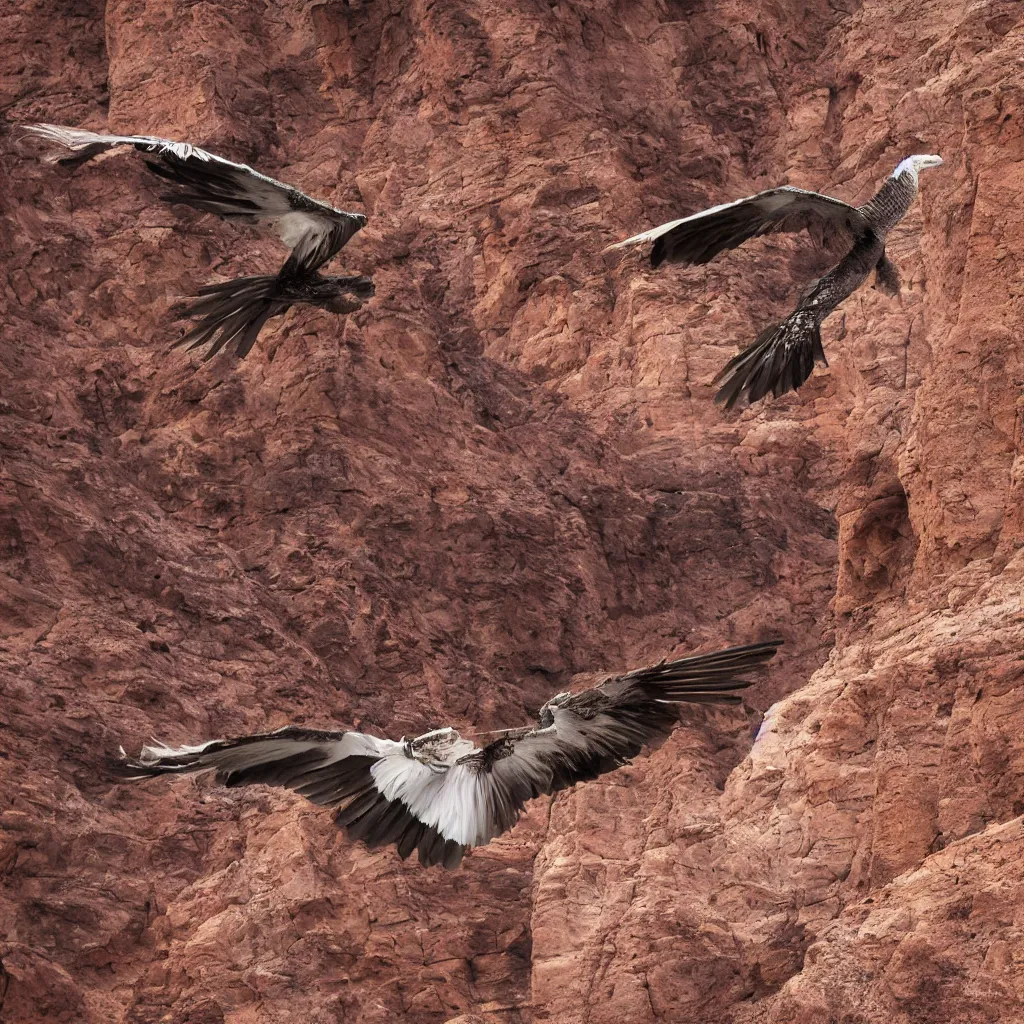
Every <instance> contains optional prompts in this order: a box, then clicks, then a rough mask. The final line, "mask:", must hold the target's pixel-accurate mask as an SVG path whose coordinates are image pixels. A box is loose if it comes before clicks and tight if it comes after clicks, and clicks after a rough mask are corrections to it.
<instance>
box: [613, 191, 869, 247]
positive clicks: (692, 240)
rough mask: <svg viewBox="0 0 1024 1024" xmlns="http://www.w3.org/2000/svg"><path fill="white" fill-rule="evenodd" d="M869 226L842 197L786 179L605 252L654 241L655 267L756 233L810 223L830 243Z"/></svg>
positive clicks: (794, 228) (849, 239)
mask: <svg viewBox="0 0 1024 1024" xmlns="http://www.w3.org/2000/svg"><path fill="white" fill-rule="evenodd" d="M868 227H869V225H868V221H867V218H866V217H865V216H864V214H863V213H861V211H860V210H858V209H857V208H856V207H854V206H850V205H849V204H847V203H844V202H843V201H842V200H840V199H833V198H832V197H831V196H823V195H821V194H820V193H819V192H808V191H806V190H804V189H802V188H793V187H792V186H790V185H783V186H781V187H779V188H770V189H768V191H766V192H759V193H758V194H757V195H756V196H750V197H749V198H747V199H738V200H736V201H735V202H732V203H724V204H723V205H721V206H713V207H712V208H711V209H710V210H704V211H703V212H702V213H694V214H692V215H691V216H689V217H683V218H681V219H680V220H673V221H669V223H667V224H662V225H660V226H659V227H656V228H651V230H650V231H644V232H641V233H640V234H639V235H634V236H633V237H632V238H627V239H626V240H625V241H624V242H616V243H615V245H610V246H608V248H607V249H606V250H605V252H609V251H610V250H612V249H623V248H625V247H626V246H630V245H641V244H643V243H645V242H654V247H653V249H652V250H651V266H653V267H657V266H660V265H661V264H662V263H664V262H665V261H668V262H669V263H707V262H708V261H709V260H712V259H714V258H715V257H716V256H717V255H718V254H719V253H720V252H723V251H724V250H726V249H735V248H736V247H737V246H738V245H742V243H743V242H745V241H747V239H750V238H754V237H755V236H757V235H766V234H770V233H772V232H776V231H800V230H802V229H804V228H806V229H808V230H809V231H812V232H814V233H815V234H817V235H818V240H819V241H820V242H821V243H822V244H825V245H828V246H832V245H835V244H837V243H838V242H839V241H840V240H842V241H844V242H847V243H852V242H853V240H854V239H855V238H856V237H857V236H858V235H859V234H861V233H862V232H864V231H866V230H867V229H868Z"/></svg>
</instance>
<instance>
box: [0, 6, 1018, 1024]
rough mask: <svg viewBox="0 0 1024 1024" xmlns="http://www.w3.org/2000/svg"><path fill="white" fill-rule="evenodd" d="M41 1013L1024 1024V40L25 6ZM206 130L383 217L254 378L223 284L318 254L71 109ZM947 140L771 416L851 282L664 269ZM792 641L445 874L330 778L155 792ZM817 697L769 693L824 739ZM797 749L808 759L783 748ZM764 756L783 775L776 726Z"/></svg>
mask: <svg viewBox="0 0 1024 1024" xmlns="http://www.w3.org/2000/svg"><path fill="white" fill-rule="evenodd" d="M0 25H2V27H3V32H2V33H0V96H2V97H3V121H2V122H0V153H2V156H0V161H2V163H0V166H2V168H3V170H2V175H3V182H2V184H3V187H2V190H0V212H2V220H0V306H2V309H0V353H2V358H0V783H2V784H0V883H2V889H0V964H2V968H0V1019H2V1020H4V1021H9V1022H11V1024H26V1022H29V1021H33V1022H34V1021H40V1022H44V1021H45V1022H56V1021H67V1022H78V1021H81V1022H85V1024H109V1022H124V1024H156V1022H171V1024H221V1022H226V1024H279V1022H280V1024H283V1022H285V1021H294V1020H302V1021H306V1022H309V1024H327V1022H336V1021H359V1022H365V1024H378V1022H380V1024H383V1022H390V1021H395V1020H402V1021H409V1022H410V1024H443V1022H445V1021H449V1020H452V1019H459V1020H460V1022H461V1024H479V1022H480V1021H493V1022H499V1024H518V1022H532V1021H538V1022H540V1021H550V1022H557V1024H584V1022H586V1024H648V1022H652V1021H655V1020H667V1021H674V1022H684V1021H701V1022H704V1024H719V1022H721V1024H748V1022H749V1024H754V1022H757V1024H767V1022H773V1024H793V1022H796V1021H800V1022H805V1021H806V1022H812V1024H869V1022H870V1024H876V1022H879V1024H882V1022H884V1024H911V1022H919V1021H936V1022H938V1021H942V1022H944V1024H945V1022H955V1024H960V1022H974V1021H985V1022H988V1021H1003V1020H1015V1019H1021V1018H1024V984H1022V982H1021V980H1020V979H1021V977H1022V973H1021V972H1022V968H1024V936H1022V928H1024V912H1022V911H1021V910H1020V907H1021V906H1022V904H1024V867H1022V863H1024V828H1022V825H1021V817H1020V815H1021V814H1022V813H1024V739H1022V737H1024V711H1022V710H1021V707H1020V701H1019V700H1018V699H1017V697H1018V694H1019V690H1020V684H1021V682H1022V680H1024V655H1022V654H1021V653H1020V652H1021V650H1022V647H1024V614H1022V608H1021V588H1022V584H1024V553H1022V551H1021V547H1022V544H1024V513H1022V511H1021V499H1022V497H1024V456H1022V452H1021V448H1022V422H1021V421H1022V414H1024V399H1022V398H1021V394H1022V386H1024V357H1022V353H1024V342H1022V341H1021V326H1022V323H1024V308H1022V302H1024V300H1022V294H1024V284H1022V280H1024V279H1022V266H1024V260H1022V258H1021V256H1020V255H1019V253H1020V252H1021V251H1022V248H1024V212H1022V211H1024V141H1022V128H1021V125H1022V118H1024V102H1022V100H1024V56H1022V54H1024V11H1022V10H1021V6H1020V4H1018V3H1016V2H1014V0H988V2H986V0H979V2H967V0H892V2H887V3H882V2H881V0H864V2H859V3H858V2H856V0H845V2H843V3H836V2H831V3H830V2H827V0H804V2H801V3H799V4H797V3H795V2H782V0H775V2H772V3H767V4H766V3H758V2H754V0H727V2H724V3H713V2H711V0H617V2H616V0H596V2H593V3H586V4H584V3H569V2H566V0H501V2H498V0H445V2H441V0H435V2H427V0H410V2H404V0H328V2H309V0H282V2H280V3H251V2H249V0H216V2H210V3H186V2H183V0H178V2H169V0H107V2H106V3H105V4H104V3H100V2H99V0H58V2H57V3H43V2H42V0H28V2H26V3H24V4H20V5H18V6H17V8H11V9H10V10H9V11H8V12H6V13H4V14H0ZM38 120H45V121H54V122H58V123H64V124H72V125H81V126H84V127H89V128H99V129H110V130H113V131H126V132H143V133H150V134H157V135H165V136H169V137H172V138H181V139H188V140H191V141H195V142H198V143H200V144H202V145H205V146H207V147H208V148H210V149H213V150H214V151H215V152H218V153H220V154H222V155H225V156H228V157H230V158H233V159H237V160H242V161H247V162H250V163H253V164H254V165H256V166H258V167H259V168H260V169H262V170H264V171H266V172H267V173H270V174H273V175H274V176H276V177H280V178H282V179H284V180H286V181H290V182H294V183H296V184H297V185H299V186H300V187H301V188H303V189H305V190H306V191H308V192H309V193H310V194H312V195H314V196H317V197H321V198H324V199H326V200H327V201H329V202H332V203H333V204H334V205H336V206H339V207H341V208H347V209H354V210H360V211H365V212H366V213H367V214H368V216H369V218H370V221H369V225H368V226H367V227H366V228H365V229H364V230H363V231H362V232H361V233H360V234H359V235H358V236H357V237H356V239H355V240H353V242H351V243H350V244H349V246H348V247H347V248H346V249H345V250H344V251H343V252H342V253H341V255H340V256H339V258H338V260H337V261H336V263H335V265H336V266H338V267H343V268H345V270H346V272H350V273H356V272H361V273H372V275H373V277H374V280H375V282H376V287H377V291H376V297H375V298H374V299H373V300H372V301H370V302H369V303H367V304H366V305H365V306H364V307H363V309H361V310H360V311H359V312H358V313H357V314H354V315H352V316H350V317H348V318H341V317H337V316H333V315H331V314H329V313H324V312H318V311H315V310H310V309H308V308H303V309H298V310H293V311H291V312H290V313H288V314H287V315H286V316H285V317H283V318H281V319H279V320H276V321H271V324H270V325H269V326H268V328H267V329H265V331H264V334H263V336H262V337H261V339H260V341H259V343H258V345H257V347H256V349H255V350H254V351H253V353H252V354H251V355H250V356H249V358H248V359H246V360H245V361H244V362H241V363H238V362H236V361H235V360H233V359H232V358H231V357H230V356H222V357H218V358H216V359H213V360H211V361H209V362H205V363H204V362H202V361H201V360H200V359H199V357H198V356H197V355H195V354H193V355H192V356H188V355H185V354H183V353H182V352H181V351H180V350H174V351H169V346H170V345H171V343H172V342H173V341H174V340H175V338H176V337H177V336H178V333H179V332H180V328H179V327H177V326H175V325H174V324H173V323H172V321H171V319H170V311H171V307H172V306H173V305H174V304H175V303H176V302H177V301H179V299H180V298H181V296H187V295H190V294H194V292H195V290H196V289H197V288H198V287H201V286H202V285H203V284H205V283H207V282H209V281H211V280H223V279H226V278H228V277H231V276H237V275H240V274H247V273H263V272H268V271H270V270H272V269H273V268H274V267H275V266H277V265H279V263H280V260H281V258H282V255H283V252H282V249H281V246H280V245H279V244H278V242H277V241H276V239H274V238H272V237H267V236H266V235H259V234H256V233H255V232H253V231H250V230H248V229H245V228H237V227H235V226H233V225H230V224H225V223H223V222H221V221H217V220H215V219H213V218H210V217H202V216H199V215H198V214H195V213H194V212H192V211H188V210H181V209H179V208H174V207H169V206H166V205H164V204H161V203H159V202H158V201H156V199H155V197H156V195H157V194H158V193H159V191H160V189H159V185H158V183H157V184H156V187H154V183H155V180H154V179H153V178H152V177H151V176H149V175H148V174H147V172H146V170H145V168H144V167H143V166H142V165H141V161H138V160H136V159H134V158H132V157H130V156H115V157H111V158H107V159H104V160H102V161H98V162H95V163H92V164H89V165H86V166H84V167H82V168H81V169H79V170H78V171H77V172H74V173H72V172H69V171H67V170H65V169H60V168H54V167H52V166H50V165H45V164H42V163H40V162H39V161H38V160H37V159H36V155H37V150H36V149H35V147H34V146H33V145H32V144H31V143H27V142H25V141H24V140H23V139H21V138H20V136H19V133H18V131H17V129H16V128H15V126H16V125H17V124H22V123H26V122H30V121H38ZM916 152H925V153H928V152H936V153H940V154H941V155H942V156H943V157H944V159H945V161H946V163H945V166H944V167H942V168H940V169H938V170H934V171H929V172H926V173H925V174H924V175H923V176H922V189H921V195H920V197H919V200H918V202H917V203H916V204H915V206H914V208H913V209H912V211H911V213H910V215H909V216H908V217H907V218H906V220H905V221H904V222H903V223H902V224H901V225H900V227H899V228H898V229H897V231H896V232H895V233H894V235H893V237H892V239H891V243H890V248H889V252H890V255H891V257H892V258H893V260H894V261H895V262H896V263H897V265H898V266H899V268H900V272H901V275H902V278H903V290H902V293H901V295H900V296H899V297H898V298H897V299H891V298H888V297H886V296H885V295H883V294H882V293H880V292H878V291H877V290H875V289H874V288H871V287H865V288H863V289H862V290H861V291H859V292H858V293H856V294H855V295H854V296H853V297H851V298H850V299H849V300H848V301H847V302H846V303H845V304H844V305H843V307H842V308H841V310H840V311H839V312H838V313H837V314H836V315H835V316H834V317H833V318H832V319H831V320H829V321H828V323H827V325H826V328H825V331H824V343H825V349H826V352H827V354H828V357H829V362H830V366H829V367H828V368H827V369H819V370H818V371H817V372H816V373H815V374H814V376H813V377H812V378H811V380H810V381H809V382H808V383H807V385H806V386H805V387H803V388H802V389H801V390H800V392H799V394H798V395H789V396H786V397H785V398H782V399H779V400H775V401H772V400H769V401H767V402H764V403H762V404H760V405H758V406H757V407H755V408H754V409H751V410H747V411H745V412H742V413H729V414H725V413H722V412H721V411H720V410H719V409H718V408H717V407H716V406H714V405H713V403H712V396H713V393H714V392H713V389H712V387H711V386H710V381H711V378H712V377H713V376H714V374H715V372H716V370H717V369H718V368H719V367H720V366H721V364H722V363H723V362H724V361H725V360H726V359H727V358H729V356H731V355H732V354H733V353H734V352H735V351H736V350H737V347H738V346H741V345H744V344H746V343H747V342H748V341H749V340H750V339H751V338H752V337H753V336H754V335H755V334H756V333H757V331H758V330H759V329H760V328H761V327H762V326H764V325H765V324H766V323H767V322H769V321H770V320H771V319H773V318H775V317H778V316H780V315H782V314H783V313H784V312H785V311H786V310H787V307H788V305H791V303H792V301H793V299H794V297H795V294H796V292H797V290H798V283H799V282H800V281H801V280H802V279H805V278H807V277H808V276H813V274H814V273H815V272H816V271H815V270H814V269H813V268H812V267H811V264H812V263H813V262H814V261H813V258H812V257H811V256H810V255H809V253H808V246H807V243H806V240H805V239H803V238H802V237H801V238H780V237H776V238H772V239H769V240H763V241H758V242H756V243H753V244H751V245H750V246H749V247H746V248H745V249H744V250H743V251H738V252H735V253H732V254H729V255H727V256H725V257H723V258H722V259H720V260H718V261H716V262H714V263H712V264H711V265H709V266H707V267H702V268H695V269H682V268H663V269H662V270H660V271H658V272H653V271H651V270H650V269H649V267H647V266H646V265H645V263H644V261H643V260H642V258H641V254H636V255H626V256H625V257H624V258H623V259H621V260H619V259H613V258H611V257H608V256H602V255H601V250H602V249H603V248H604V246H606V245H607V244H609V243H610V242H612V241H615V240H618V239H619V238H622V237H624V236H625V235H627V234H629V233H632V232H633V231H636V230H640V229H642V228H645V227H647V226H650V225H652V224H656V223H660V222H661V221H664V220H667V219H669V218H671V217H673V216H678V215H681V214H683V213H686V212H690V211H693V210H696V209H699V208H701V207H704V206H706V205H711V204H714V203H717V202H722V201H725V200H727V199H733V198H737V197H739V196H742V195H746V194H749V193H750V192H753V191H757V190H759V189H761V188H767V187H769V186H771V185H775V184H779V183H782V182H788V183H790V184H793V185H797V186H802V187H809V188H820V189H822V190H824V191H828V192H831V193H832V194H835V195H838V196H840V197H841V198H844V199H847V200H850V201H858V202H860V201H864V200H865V199H866V198H868V197H869V196H870V195H871V194H872V192H873V191H874V190H875V188H876V187H877V186H878V185H879V184H880V183H881V181H882V180H883V179H884V177H885V176H886V175H887V174H888V173H890V172H891V170H892V169H893V167H894V166H895V165H896V163H897V162H898V161H899V160H900V159H902V158H903V157H904V156H906V155H908V154H910V153H916ZM771 636H781V637H782V638H783V639H784V640H785V641H786V644H785V646H784V648H783V650H782V653H781V654H780V655H779V657H778V658H777V659H776V661H775V662H774V663H773V664H772V667H771V671H770V673H769V674H768V675H767V676H766V678H765V679H764V680H763V681H762V682H761V683H760V684H759V685H758V686H757V687H755V688H753V689H752V690H750V691H748V693H749V699H748V704H749V707H748V708H746V709H744V710H732V709H726V710H702V709H695V710H693V711H688V712H687V713H686V714H685V715H684V721H683V724H682V726H681V727H680V728H679V729H677V730H676V732H675V733H674V735H673V737H672V738H671V740H670V741H669V742H667V743H666V744H665V745H664V746H663V747H662V748H660V749H659V750H658V751H657V752H655V753H654V754H653V755H651V756H649V757H648V756H642V757H640V758H637V759H636V760H635V762H634V763H633V764H632V765H630V766H628V767H626V768H623V769H620V770H619V771H617V772H615V773H612V774H610V775H607V776H604V777H603V778H602V779H601V780H599V781H597V782H592V783H588V784H586V785H582V786H579V787H577V788H576V789H574V790H572V791H569V792H566V793H563V794H560V795H559V796H558V797H557V798H556V799H554V800H549V799H545V800H538V801H535V802H534V803H533V804H532V805H531V807H530V810H529V812H528V813H527V815H526V816H525V817H524V819H523V820H522V822H521V823H520V824H519V826H518V827H517V828H516V829H514V830H513V831H512V832H511V833H509V834H508V835H506V836H504V837H502V838H501V839H499V840H496V841H495V842H493V843H491V844H490V845H489V846H487V847H485V848H483V849H480V850H477V851H474V852H473V853H472V854H471V855H470V856H468V857H467V858H466V861H465V864H464V866H463V868H462V869H460V870H459V871H457V872H454V873H445V872H443V871H441V870H440V869H431V870H424V869H422V868H420V867H419V866H418V865H417V864H415V863H409V862H406V863H404V864H403V863H402V862H400V861H399V860H398V858H397V856H396V855H395V853H394V851H393V849H389V850H385V851H379V852H376V853H372V854H371V853H369V852H367V851H366V850H365V849H364V848H363V847H361V846H359V845H357V844H352V843H349V842H348V841H347V840H346V839H345V837H344V836H343V835H342V834H341V833H340V832H338V831H337V830H336V829H335V828H334V826H333V825H332V823H331V820H330V813H329V812H328V811H326V810H325V809H323V808H317V807H314V806H312V805H310V804H308V803H306V802H305V801H303V800H302V799H300V798H298V797H295V796H293V795H292V794H290V793H287V792H281V791H276V790H270V789H263V788H254V789H250V790H245V789H240V790H226V789H222V788H218V787H216V786H215V785H213V784H212V783H211V782H210V780H208V779H200V780H172V781H170V782H164V781H155V782H151V783H146V784H139V785H115V784H114V783H113V782H112V780H111V779H110V778H109V777H108V776H107V775H106V774H105V773H104V771H103V762H104V759H105V758H106V757H107V756H109V755H111V754H113V753H115V752H116V751H117V749H118V746H119V745H122V744H123V745H124V746H125V747H127V748H129V749H137V748H138V746H139V745H140V744H141V743H142V742H145V741H146V740H147V739H148V738H149V737H150V736H156V737H158V738H160V739H161V740H165V741H168V742H174V743H176V742H189V741H196V740H199V739H205V738H209V737H213V736H217V735H224V734H233V733H240V732H245V731H257V730H263V729H270V728H276V727H278V726H281V725H283V724H285V723H287V722H296V723H304V724H307V725H310V726H321V727H331V726H337V725H341V726H348V725H351V726H356V727H359V728H362V729H365V730H367V731H371V732H376V733H378V734H388V735H392V736H396V737H397V736H399V735H402V734H405V735H414V734H416V733H418V732H421V731H424V730H425V729H427V728H430V727H431V726H435V725H440V724H449V723H450V724H453V725H455V726H457V727H458V728H460V729H461V730H463V731H464V732H472V731H474V730H479V731H483V730H491V729H498V728H502V727H506V726H510V725H518V724H523V723H526V722H527V721H529V720H530V716H531V715H532V712H533V710H534V709H536V707H537V706H539V705H540V704H541V703H542V702H543V701H544V700H545V699H546V697H548V696H550V695H551V694H552V693H554V692H556V691H558V690H561V689H565V688H567V687H569V686H571V685H573V686H574V685H582V684H584V683H587V682H591V681H593V680H594V679H595V678H598V677H600V675H601V674H603V673H608V672H613V671H617V670H621V669H625V668H630V667H635V666H638V665H641V664H645V663H648V662H651V661H656V660H658V659H660V658H661V657H663V656H666V655H670V654H673V653H676V652H683V651H690V650H694V649H709V648H710V647H712V646H714V645H723V644H726V643H742V642H746V641H750V640H754V639H760V638H767V637H771ZM769 709H770V710H769ZM764 712H767V714H765V716H764V719H763V721H762V718H761V713H764ZM755 736H756V739H755Z"/></svg>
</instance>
